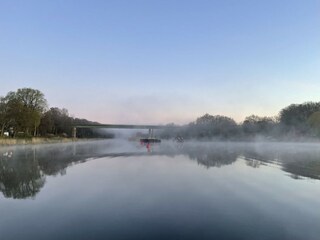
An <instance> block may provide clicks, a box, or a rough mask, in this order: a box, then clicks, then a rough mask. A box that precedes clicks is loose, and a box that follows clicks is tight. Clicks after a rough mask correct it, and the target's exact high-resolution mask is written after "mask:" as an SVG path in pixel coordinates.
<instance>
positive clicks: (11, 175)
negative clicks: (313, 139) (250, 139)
mask: <svg viewBox="0 0 320 240" xmlns="http://www.w3.org/2000/svg"><path fill="white" fill-rule="evenodd" d="M148 151H149V152H148ZM319 179H320V145H319V144H285V143H281V144H280V143H259V144H258V143H255V144H243V143H184V144H183V145H178V144H174V143H170V142H164V143H162V144H161V145H157V146H153V147H152V148H151V149H146V148H145V147H143V146H139V144H137V143H134V142H126V141H99V142H90V143H77V144H64V145H59V144H58V145H42V146H29V147H23V146H21V147H1V148H0V191H1V193H0V239H1V240H10V239H15V240H17V239H282V240H283V239H290V240H294V239H304V240H306V239H315V240H316V239H317V240H318V239H320V181H319Z"/></svg>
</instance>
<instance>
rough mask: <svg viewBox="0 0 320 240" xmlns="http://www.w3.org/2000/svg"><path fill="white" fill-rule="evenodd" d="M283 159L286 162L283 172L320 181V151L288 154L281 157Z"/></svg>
mask: <svg viewBox="0 0 320 240" xmlns="http://www.w3.org/2000/svg"><path fill="white" fill-rule="evenodd" d="M281 159H282V161H283V162H284V164H283V170H284V171H286V172H289V173H291V174H292V176H303V177H309V178H314V179H320V153H319V151H311V152H306V151H304V152H293V153H286V154H282V155H281ZM294 178H296V177H294ZM297 179H299V178H297Z"/></svg>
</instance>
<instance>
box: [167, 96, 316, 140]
mask: <svg viewBox="0 0 320 240" xmlns="http://www.w3.org/2000/svg"><path fill="white" fill-rule="evenodd" d="M168 126H171V127H172V126H174V124H171V125H168ZM176 135H180V136H183V137H184V138H187V139H217V140H249V141H252V140H253V141H255V140H271V141H272V140H277V141H278V140H280V141H292V140H294V141H304V140H308V141H310V140H316V141H318V140H319V138H320V102H306V103H302V104H291V105H289V106H287V107H285V108H283V109H282V110H281V111H280V112H279V114H278V115H277V116H274V117H265V116H264V117H261V116H256V115H251V116H248V117H246V118H245V120H244V121H243V122H241V123H236V122H235V120H233V119H232V118H229V117H226V116H220V115H215V116H213V115H209V114H205V115H203V116H201V117H199V118H197V119H196V121H194V122H191V123H189V124H187V125H185V126H183V127H181V128H171V129H169V128H168V129H167V130H164V131H162V132H161V136H162V137H164V138H171V137H174V136H176Z"/></svg>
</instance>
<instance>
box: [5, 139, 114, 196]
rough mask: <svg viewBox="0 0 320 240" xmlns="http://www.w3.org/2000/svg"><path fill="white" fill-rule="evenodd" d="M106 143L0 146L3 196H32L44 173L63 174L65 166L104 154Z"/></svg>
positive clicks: (38, 187)
mask: <svg viewBox="0 0 320 240" xmlns="http://www.w3.org/2000/svg"><path fill="white" fill-rule="evenodd" d="M106 146H107V145H106V144H105V143H103V144H98V143H89V144H65V145H60V144H57V145H55V146H52V145H43V146H40V147H35V146H29V147H20V148H8V149H2V150H0V191H1V192H2V193H3V195H4V196H5V197H7V198H17V199H21V198H28V197H34V196H35V195H36V194H37V193H38V192H39V191H40V189H41V188H42V187H43V186H44V184H45V179H46V178H45V176H46V175H57V174H61V175H64V174H66V168H67V167H68V166H70V165H72V164H73V163H76V162H82V161H86V160H87V159H88V158H93V157H99V156H100V157H101V156H104V155H105V153H106V151H108V148H106Z"/></svg>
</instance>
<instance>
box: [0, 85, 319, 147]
mask: <svg viewBox="0 0 320 240" xmlns="http://www.w3.org/2000/svg"><path fill="white" fill-rule="evenodd" d="M90 124H99V123H97V122H91V121H88V120H86V119H79V118H74V117H71V116H69V113H68V110H67V109H60V108H57V107H52V108H50V109H48V104H47V100H46V99H45V96H44V94H43V93H42V92H41V91H39V90H36V89H31V88H21V89H18V90H17V91H15V92H14V91H12V92H9V93H7V95H6V96H4V97H0V134H1V136H2V137H4V136H5V135H9V137H32V136H42V137H50V136H61V137H71V136H72V126H74V125H90ZM166 126H167V128H164V129H163V130H158V131H157V134H158V135H159V137H161V138H165V139H171V138H175V137H177V136H181V137H184V138H185V139H199V140H201V139H203V140H211V139H216V140H234V141H237V140H259V139H261V140H271V141H272V140H297V141H299V140H304V139H315V140H316V139H319V138H320V102H306V103H302V104H291V105H289V106H287V107H285V108H283V109H282V110H281V111H280V112H279V114H278V115H277V116H275V117H260V116H256V115H251V116H248V117H246V118H245V120H244V121H243V122H241V123H237V122H236V121H235V120H233V119H232V118H230V117H226V116H221V115H215V116H214V115H210V114H205V115H203V116H201V117H199V118H197V119H196V120H195V121H194V122H191V123H189V124H187V125H183V126H177V125H175V124H168V125H166ZM77 137H80V138H81V137H86V138H91V137H92V138H96V137H97V138H98V137H99V138H112V137H114V136H113V134H110V133H107V132H105V131H101V130H94V129H78V131H77Z"/></svg>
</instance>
